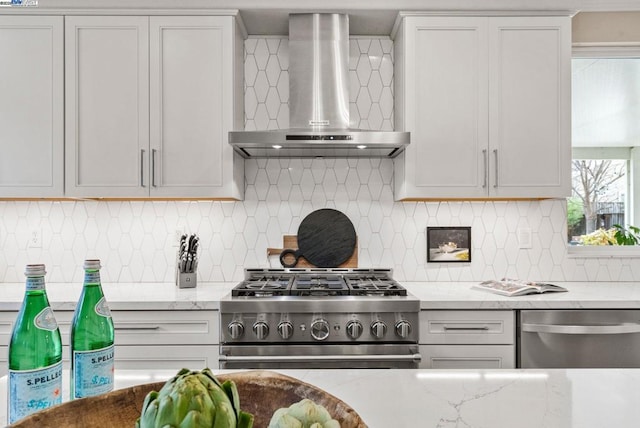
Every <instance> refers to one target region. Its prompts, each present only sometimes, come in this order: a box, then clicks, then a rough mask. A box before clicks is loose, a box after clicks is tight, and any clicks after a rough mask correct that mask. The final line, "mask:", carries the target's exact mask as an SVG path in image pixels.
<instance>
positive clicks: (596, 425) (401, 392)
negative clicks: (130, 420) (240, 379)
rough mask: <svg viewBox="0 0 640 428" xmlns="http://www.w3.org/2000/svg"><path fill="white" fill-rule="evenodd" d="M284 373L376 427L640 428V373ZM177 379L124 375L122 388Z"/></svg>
mask: <svg viewBox="0 0 640 428" xmlns="http://www.w3.org/2000/svg"><path fill="white" fill-rule="evenodd" d="M214 372H215V373H225V372H227V373H228V372H230V371H223V370H215V371H214ZM278 372H280V373H283V374H286V375H289V376H292V377H295V378H297V379H300V380H302V381H304V382H307V383H310V384H312V385H315V386H317V387H319V388H322V389H324V390H325V391H327V392H329V393H331V394H333V395H335V396H336V397H338V398H340V399H341V400H343V401H344V402H345V403H347V404H349V405H350V406H351V407H353V408H354V409H355V410H356V412H358V414H359V415H360V416H361V417H362V419H363V420H364V421H365V423H366V424H367V425H368V426H369V427H370V428H389V427H394V428H409V427H415V426H420V427H439V428H453V427H467V428H468V427H474V428H481V427H492V428H512V427H518V428H540V427H545V428H601V427H631V426H637V424H638V421H639V420H640V388H638V384H640V369H581V370H577V369H571V370H561V369H553V370H455V371H449V370H420V369H418V370H278ZM173 374H175V373H174V372H172V371H167V370H156V371H153V370H152V371H142V370H117V371H116V388H124V387H128V386H131V385H136V384H142V383H149V382H158V381H162V380H166V379H168V378H170V377H171V376H172V375H173ZM65 379H67V381H68V372H67V373H66V376H65ZM6 389H7V378H6V376H4V377H2V378H0V403H6V402H7V401H6V400H7V399H6ZM63 389H64V386H63ZM66 391H68V389H67V390H64V391H63V394H65V395H68V392H66ZM365 392H366V393H365ZM241 400H242V397H241ZM5 423H6V405H1V406H0V424H1V425H2V426H4V424H5Z"/></svg>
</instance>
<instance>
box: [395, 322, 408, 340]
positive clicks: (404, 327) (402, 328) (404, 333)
mask: <svg viewBox="0 0 640 428" xmlns="http://www.w3.org/2000/svg"><path fill="white" fill-rule="evenodd" d="M396 334H397V335H398V336H399V337H401V338H403V339H406V338H407V337H409V335H410V334H411V323H410V322H409V321H406V320H400V321H398V322H397V323H396Z"/></svg>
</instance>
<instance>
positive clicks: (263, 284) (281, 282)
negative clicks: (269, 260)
mask: <svg viewBox="0 0 640 428" xmlns="http://www.w3.org/2000/svg"><path fill="white" fill-rule="evenodd" d="M292 282H293V277H290V276H289V277H286V276H273V275H260V276H254V277H251V278H248V279H246V280H244V281H243V282H241V283H240V284H238V285H237V286H236V287H234V288H233V290H231V295H232V296H251V297H273V296H286V295H288V294H289V288H291V283H292Z"/></svg>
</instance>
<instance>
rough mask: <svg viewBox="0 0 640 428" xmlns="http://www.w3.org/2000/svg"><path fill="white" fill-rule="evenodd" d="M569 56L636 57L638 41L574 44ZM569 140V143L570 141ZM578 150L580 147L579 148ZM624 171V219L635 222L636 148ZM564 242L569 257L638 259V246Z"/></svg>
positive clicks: (639, 201) (639, 172) (639, 165)
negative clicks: (589, 244)
mask: <svg viewBox="0 0 640 428" xmlns="http://www.w3.org/2000/svg"><path fill="white" fill-rule="evenodd" d="M573 58H640V43H635V42H633V43H622V44H619V43H616V44H611V43H574V44H573V48H572V51H571V59H573ZM571 143H572V145H573V141H572V142H571ZM578 149H579V150H582V148H578ZM595 150H599V149H595ZM613 150H616V149H613ZM621 150H624V148H621ZM573 151H574V149H573V147H572V156H571V159H572V160H573V158H574V157H573ZM603 159H604V158H603ZM618 159H619V158H618ZM627 172H628V174H627V181H628V183H627V188H628V189H629V192H628V195H627V207H628V208H629V216H628V217H627V219H628V223H629V224H633V225H638V224H640V195H638V197H636V196H635V191H636V189H637V191H638V192H640V147H636V149H635V150H634V149H633V148H631V149H630V150H629V163H628V167H627ZM565 207H566V206H565ZM565 219H566V217H565ZM565 221H566V220H565ZM567 227H568V226H567ZM565 235H566V233H565ZM565 245H566V246H567V255H568V257H569V258H629V257H630V258H640V246H624V245H620V246H617V245H611V246H595V245H594V246H574V245H569V243H568V242H566V244H565Z"/></svg>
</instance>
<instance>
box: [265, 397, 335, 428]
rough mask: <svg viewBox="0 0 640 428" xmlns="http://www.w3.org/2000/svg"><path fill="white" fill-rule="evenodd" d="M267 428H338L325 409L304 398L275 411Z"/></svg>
mask: <svg viewBox="0 0 640 428" xmlns="http://www.w3.org/2000/svg"><path fill="white" fill-rule="evenodd" d="M269 428H340V423H339V422H338V421H336V420H334V419H331V415H330V414H329V412H327V409H325V408H324V407H322V406H321V405H319V404H316V403H314V402H313V401H311V400H309V399H307V398H305V399H303V400H302V401H299V402H297V403H294V404H292V405H291V406H289V407H288V408H287V407H285V408H282V409H278V410H276V411H275V413H274V414H273V416H272V417H271V422H269Z"/></svg>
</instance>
